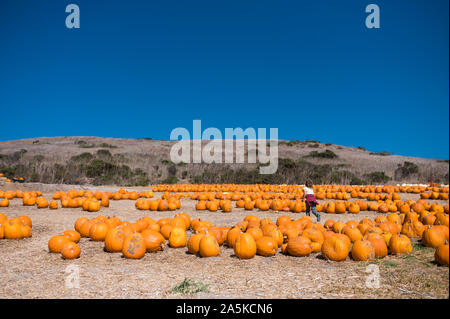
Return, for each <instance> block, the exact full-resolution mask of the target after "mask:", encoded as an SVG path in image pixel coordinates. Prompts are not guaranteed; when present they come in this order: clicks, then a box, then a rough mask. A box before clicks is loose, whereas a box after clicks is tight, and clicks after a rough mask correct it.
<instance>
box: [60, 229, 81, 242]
mask: <svg viewBox="0 0 450 319" xmlns="http://www.w3.org/2000/svg"><path fill="white" fill-rule="evenodd" d="M63 234H64V236H66V237H67V239H68V240H70V241H73V242H74V243H78V242H79V241H80V238H81V235H80V233H79V232H77V231H75V230H71V229H68V230H65V231H64V233H63Z"/></svg>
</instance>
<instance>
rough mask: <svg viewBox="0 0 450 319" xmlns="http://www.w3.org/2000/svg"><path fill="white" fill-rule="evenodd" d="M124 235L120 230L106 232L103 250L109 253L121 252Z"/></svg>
mask: <svg viewBox="0 0 450 319" xmlns="http://www.w3.org/2000/svg"><path fill="white" fill-rule="evenodd" d="M124 240H125V234H124V232H123V230H122V228H120V227H117V228H112V229H110V230H108V232H107V234H106V237H105V250H106V251H108V252H110V253H116V252H120V251H122V248H123V242H124Z"/></svg>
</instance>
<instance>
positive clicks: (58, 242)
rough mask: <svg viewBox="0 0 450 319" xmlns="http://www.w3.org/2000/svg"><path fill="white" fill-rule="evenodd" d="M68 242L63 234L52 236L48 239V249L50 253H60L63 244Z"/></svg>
mask: <svg viewBox="0 0 450 319" xmlns="http://www.w3.org/2000/svg"><path fill="white" fill-rule="evenodd" d="M68 242H70V240H69V239H67V237H66V236H63V235H56V236H53V237H51V238H50V240H49V241H48V250H49V252H51V253H60V252H61V249H62V247H63V246H64V244H65V243H68Z"/></svg>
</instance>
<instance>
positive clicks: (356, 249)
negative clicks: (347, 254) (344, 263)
mask: <svg viewBox="0 0 450 319" xmlns="http://www.w3.org/2000/svg"><path fill="white" fill-rule="evenodd" d="M352 258H353V260H356V261H368V260H373V259H375V247H374V246H373V245H372V243H371V242H370V241H368V240H358V241H356V242H355V243H354V244H353V247H352Z"/></svg>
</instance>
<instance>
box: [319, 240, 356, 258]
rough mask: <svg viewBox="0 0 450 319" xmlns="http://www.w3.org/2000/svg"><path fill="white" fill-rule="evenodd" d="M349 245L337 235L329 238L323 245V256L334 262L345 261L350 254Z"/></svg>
mask: <svg viewBox="0 0 450 319" xmlns="http://www.w3.org/2000/svg"><path fill="white" fill-rule="evenodd" d="M349 250H350V248H349V244H348V243H347V242H346V241H345V240H344V239H343V238H342V237H339V236H337V235H330V236H328V237H327V238H326V239H325V240H324V242H323V244H322V249H321V252H322V256H323V257H324V258H325V259H329V260H332V261H344V260H345V259H347V256H348V254H349Z"/></svg>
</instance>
